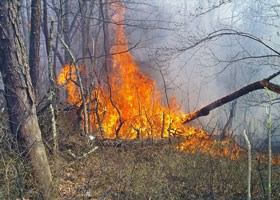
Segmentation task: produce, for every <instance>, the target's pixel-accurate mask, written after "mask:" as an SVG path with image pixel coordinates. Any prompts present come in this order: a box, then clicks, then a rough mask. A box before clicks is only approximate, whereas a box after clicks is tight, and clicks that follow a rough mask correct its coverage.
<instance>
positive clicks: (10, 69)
mask: <svg viewBox="0 0 280 200" xmlns="http://www.w3.org/2000/svg"><path fill="white" fill-rule="evenodd" d="M0 13H1V15H0V43H1V47H0V66H1V67H0V70H1V73H2V74H3V82H4V85H5V98H6V101H7V108H8V113H9V120H10V126H11V131H12V133H13V134H14V135H15V136H16V137H17V139H18V143H19V146H20V148H21V150H22V152H23V153H24V155H27V157H28V158H29V162H30V164H31V166H32V168H33V174H34V176H35V179H36V181H37V183H38V186H39V187H40V190H41V192H42V195H43V196H45V197H46V196H47V193H48V191H49V189H50V186H51V182H52V174H51V170H50V167H49V163H48V159H47V155H46V151H45V147H44V144H43V142H42V137H41V130H40V128H39V124H38V118H37V114H36V103H35V95H34V89H33V86H32V83H31V77H30V74H29V65H28V60H27V55H26V50H25V48H24V44H23V38H22V35H21V33H20V23H19V18H18V2H17V1H16V0H2V1H0Z"/></svg>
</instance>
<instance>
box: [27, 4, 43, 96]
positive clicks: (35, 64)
mask: <svg viewBox="0 0 280 200" xmlns="http://www.w3.org/2000/svg"><path fill="white" fill-rule="evenodd" d="M40 23H41V0H32V2H31V31H30V45H29V66H30V75H31V81H32V85H33V88H34V90H35V96H36V97H38V96H39V94H38V91H39V88H38V85H39V84H38V82H39V64H40V55H39V52H40Z"/></svg>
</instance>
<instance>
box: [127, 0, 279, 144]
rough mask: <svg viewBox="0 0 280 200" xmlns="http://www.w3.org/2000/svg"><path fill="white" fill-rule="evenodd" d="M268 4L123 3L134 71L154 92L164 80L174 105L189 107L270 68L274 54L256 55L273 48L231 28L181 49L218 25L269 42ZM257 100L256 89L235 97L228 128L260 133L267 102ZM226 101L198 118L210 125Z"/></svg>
mask: <svg viewBox="0 0 280 200" xmlns="http://www.w3.org/2000/svg"><path fill="white" fill-rule="evenodd" d="M276 4H277V2H276V1H273V2H269V3H268V2H263V1H254V2H253V1H250V0H246V1H243V0H242V1H241V0H237V1H209V0H200V1H184V0H177V1H164V0H153V1H144V3H142V4H135V5H137V6H135V5H131V4H127V7H128V8H127V14H126V15H127V23H128V24H130V23H131V26H127V32H128V33H129V34H128V37H129V41H130V42H131V43H132V44H135V43H137V42H139V45H138V46H137V47H136V48H135V49H133V54H134V56H135V58H136V60H137V62H138V64H139V65H140V67H141V68H142V70H143V71H144V72H146V73H149V75H152V76H153V77H154V78H156V79H157V83H158V87H159V88H161V89H162V91H164V88H163V87H164V85H165V86H166V88H167V92H168V96H169V97H171V96H176V98H177V100H178V101H179V102H180V103H181V107H182V109H184V110H185V111H186V112H189V111H192V110H195V109H198V108H200V107H202V106H203V105H206V104H208V103H210V102H212V101H214V100H217V99H218V98H221V97H222V96H224V95H226V94H228V93H230V92H233V91H235V90H236V89H238V88H240V87H242V86H244V85H246V84H249V83H252V82H254V81H257V80H261V79H263V78H265V77H267V76H269V75H271V74H272V73H273V72H275V70H276V69H277V62H278V58H276V59H274V58H272V57H271V58H267V57H266V58H261V56H262V55H271V54H273V52H272V51H270V50H269V49H268V48H267V47H265V46H264V45H263V44H261V43H260V42H258V41H256V40H252V39H251V38H245V37H241V36H238V35H232V36H223V37H217V38H216V39H215V40H211V41H208V42H204V43H201V44H200V45H197V46H196V47H194V48H190V49H188V50H187V51H181V49H186V48H187V47H189V46H192V45H193V44H194V43H196V42H197V41H199V40H201V39H202V38H203V37H205V36H206V35H207V34H209V33H211V32H213V31H216V30H220V29H228V30H236V31H239V32H245V33H248V34H251V35H253V36H255V37H257V38H260V39H261V40H262V41H263V42H265V43H266V44H267V45H269V46H271V47H272V48H276V49H277V46H278V44H279V42H280V41H279V32H278V31H277V26H274V25H275V24H276V22H278V21H277V19H275V18H273V17H272V16H273V15H275V16H276V14H277V13H274V12H273V10H271V7H272V6H273V5H276ZM268 17H271V20H269V19H268ZM247 57H248V59H243V58H247ZM249 57H260V58H257V59H250V58H249ZM233 61H234V62H233ZM160 72H161V73H162V74H163V75H164V81H163V78H162V76H161V75H160ZM274 81H275V82H276V83H277V82H278V80H277V79H276V80H274ZM164 83H165V84H164ZM262 101H267V97H266V94H265V92H264V91H260V92H255V93H254V94H251V95H249V96H246V97H242V98H240V99H238V103H237V109H236V115H235V118H234V120H233V121H234V123H233V126H232V129H236V128H237V127H239V128H241V129H249V132H254V133H252V135H254V137H255V138H257V139H256V140H259V138H262V137H266V134H263V133H264V132H265V121H266V119H265V110H264V106H266V105H267V104H262ZM230 106H231V104H229V105H225V106H223V107H222V108H220V109H218V110H217V111H214V112H212V114H211V115H210V116H208V117H205V118H203V119H202V121H203V122H204V123H208V122H209V121H211V120H212V123H213V126H214V125H215V124H217V123H221V124H223V123H225V122H226V120H227V118H228V115H229V110H230ZM276 118H277V116H276ZM213 119H214V120H213ZM221 126H222V125H221Z"/></svg>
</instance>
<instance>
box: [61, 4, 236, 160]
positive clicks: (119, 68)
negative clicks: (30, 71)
mask: <svg viewBox="0 0 280 200" xmlns="http://www.w3.org/2000/svg"><path fill="white" fill-rule="evenodd" d="M111 9H112V11H113V15H112V20H113V21H114V22H115V23H116V24H118V22H122V21H123V20H124V12H125V9H124V6H123V5H122V4H121V3H120V2H117V3H113V4H111ZM112 28H113V30H114V31H115V35H116V37H115V41H114V44H115V45H114V46H113V47H112V48H111V50H110V53H111V54H112V55H113V56H112V58H113V65H112V69H110V74H109V75H108V77H109V78H108V79H109V80H108V82H109V83H110V87H111V93H110V92H109V91H105V90H104V89H102V88H101V87H100V88H98V89H97V91H95V92H93V93H92V94H91V95H92V96H91V97H92V98H96V99H98V101H99V108H98V111H97V112H98V114H99V115H100V116H101V115H102V114H104V120H103V122H102V128H103V129H104V133H105V137H106V138H115V137H116V129H117V127H118V126H119V124H120V121H119V120H120V119H119V114H118V112H117V110H116V108H115V107H117V109H118V110H119V112H120V115H121V118H122V120H123V121H124V123H123V125H122V127H121V129H120V131H119V137H121V138H123V139H134V138H161V137H170V136H172V135H179V136H182V137H185V138H187V140H186V142H184V143H183V144H181V145H180V146H179V147H178V148H179V149H181V150H186V151H189V152H197V151H200V152H203V153H207V154H212V155H217V156H222V155H229V156H231V157H232V158H235V157H238V153H239V149H238V148H237V146H234V145H231V144H232V143H231V142H230V140H229V139H228V140H225V141H223V142H215V140H213V139H211V138H210V137H209V136H208V135H207V134H206V133H205V132H204V131H203V130H202V128H199V127H194V126H191V125H188V124H187V125H183V124H182V122H183V121H184V119H187V118H188V117H189V116H188V115H186V114H184V112H183V111H181V110H180V109H179V106H178V104H177V103H176V99H175V97H172V98H171V100H170V105H169V106H165V105H164V104H163V103H162V95H161V93H160V91H159V90H158V89H157V87H156V82H155V81H154V80H152V79H151V78H150V77H149V76H147V75H145V74H144V73H142V72H141V71H140V70H139V68H138V66H137V65H136V62H135V60H134V58H133V56H132V54H131V53H130V52H129V48H128V40H127V37H126V35H125V30H124V26H123V25H112ZM69 80H71V81H69ZM76 81H77V77H76V75H75V67H74V66H73V65H71V66H70V65H65V66H64V67H63V68H62V71H61V73H60V74H59V76H58V80H57V83H58V84H59V85H65V86H66V90H67V94H68V96H67V101H68V102H69V103H70V104H75V103H76V104H77V105H78V106H80V105H81V96H80V93H79V88H78V86H77V84H75V82H76ZM97 94H99V95H97ZM110 98H111V100H112V102H113V103H114V105H115V106H113V105H112V103H111V102H110ZM88 102H90V101H89V100H88ZM105 109H106V113H105V111H104V110H105ZM90 116H91V122H92V124H91V126H92V127H94V128H96V127H97V126H98V124H97V122H96V114H94V113H92V114H91V115H90ZM96 129H97V128H96ZM213 146H214V148H213ZM232 149H233V151H232Z"/></svg>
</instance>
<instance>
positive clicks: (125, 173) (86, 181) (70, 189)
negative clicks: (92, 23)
mask: <svg viewBox="0 0 280 200" xmlns="http://www.w3.org/2000/svg"><path fill="white" fill-rule="evenodd" d="M65 117H66V118H68V117H69V116H68V117H67V116H65ZM66 122H67V123H66ZM60 123H61V121H60ZM61 124H62V123H61ZM73 124H74V123H73V122H72V121H70V120H65V121H64V125H63V126H62V125H61V126H60V133H59V134H60V139H59V141H60V152H59V154H58V155H56V156H53V155H52V154H51V151H48V153H49V161H50V165H51V169H52V172H53V176H54V188H55V189H56V190H55V191H54V196H56V199H65V200H69V199H104V200H106V199H108V200H109V199H114V200H115V199H120V200H125V199H139V200H141V199H196V200H197V199H201V200H202V199H221V200H222V199H225V200H230V199H234V200H235V199H246V195H247V193H246V188H247V185H246V184H247V180H246V178H247V158H246V155H244V156H241V158H240V159H238V160H231V159H230V158H227V157H215V158H214V157H212V156H210V155H204V154H198V153H197V154H190V153H186V152H183V151H178V149H177V148H176V145H175V144H167V145H166V144H165V145H156V146H153V145H150V146H146V147H139V146H131V147H129V148H127V147H126V148H122V147H106V148H105V147H99V148H98V150H96V151H95V152H93V153H91V154H89V155H88V156H86V157H84V158H82V159H76V158H74V157H73V156H71V155H70V153H69V150H71V152H72V155H73V154H75V155H76V156H77V157H79V156H81V155H83V154H84V153H86V152H88V151H90V150H91V149H92V148H94V145H91V144H89V143H88V141H87V140H86V139H85V138H84V137H83V136H80V135H79V134H78V127H73ZM42 130H43V134H44V137H45V142H46V144H47V146H49V147H51V144H52V141H51V140H48V138H51V137H50V136H49V135H48V134H47V133H48V131H47V130H49V125H48V124H47V123H45V124H44V127H43V128H42ZM1 133H2V134H1V137H0V156H1V158H0V159H1V162H0V199H17V198H19V185H18V184H19V180H20V179H21V180H22V188H23V196H24V197H25V199H36V198H34V196H36V194H37V193H36V186H35V185H34V182H32V177H31V173H30V169H29V167H28V166H26V165H25V164H24V162H23V161H22V160H21V159H19V158H20V157H19V154H18V151H17V150H16V148H15V147H16V145H15V139H14V138H13V137H12V136H11V134H10V133H9V131H8V129H7V127H5V126H1ZM47 149H48V148H47ZM255 157H256V155H255ZM255 157H253V163H252V199H265V196H264V193H263V191H262V188H261V184H260V175H259V171H258V163H257V160H256V158H255ZM17 168H18V169H19V170H18V171H19V172H20V176H21V178H19V177H20V176H19V173H18V172H17ZM260 168H261V174H262V177H263V180H264V182H265V183H264V185H265V186H266V185H267V183H266V180H267V161H265V160H264V161H262V162H261V165H260ZM37 199H38V198H37ZM272 199H280V166H279V165H274V166H273V168H272Z"/></svg>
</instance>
